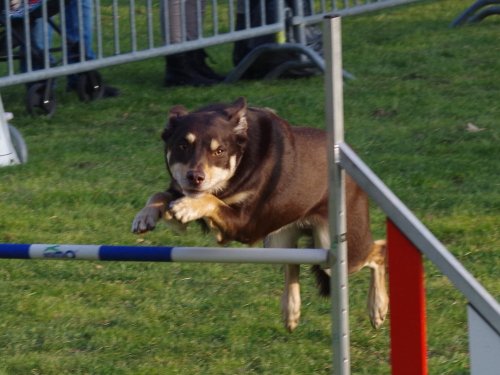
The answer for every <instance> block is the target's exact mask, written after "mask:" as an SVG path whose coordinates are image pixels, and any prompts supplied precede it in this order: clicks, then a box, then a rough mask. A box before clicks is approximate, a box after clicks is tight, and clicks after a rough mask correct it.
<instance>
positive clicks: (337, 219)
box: [324, 16, 351, 375]
mask: <svg viewBox="0 0 500 375" xmlns="http://www.w3.org/2000/svg"><path fill="white" fill-rule="evenodd" d="M324 41H325V43H324V48H325V65H326V69H325V114H326V124H327V127H328V165H329V185H328V186H329V199H328V202H329V204H328V212H329V220H330V238H331V246H330V247H331V249H330V268H331V270H332V272H331V280H330V282H331V294H332V296H331V297H332V346H333V349H332V350H333V373H334V374H339V375H347V374H350V367H351V364H350V362H351V359H350V339H349V288H348V281H347V243H346V231H347V228H346V208H345V187H344V182H345V173H344V170H343V169H342V168H341V166H340V164H339V161H340V159H339V157H340V153H339V152H340V150H339V148H338V145H339V144H340V143H342V142H343V141H344V101H343V73H342V34H341V18H340V17H338V16H327V17H325V29H324Z"/></svg>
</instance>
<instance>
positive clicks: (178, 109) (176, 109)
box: [168, 104, 189, 121]
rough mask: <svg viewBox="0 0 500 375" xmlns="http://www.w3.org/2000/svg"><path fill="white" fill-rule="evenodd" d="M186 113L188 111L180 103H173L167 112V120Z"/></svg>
mask: <svg viewBox="0 0 500 375" xmlns="http://www.w3.org/2000/svg"><path fill="white" fill-rule="evenodd" d="M188 113H189V112H188V110H187V109H186V107H184V106H183V105H180V104H179V105H174V106H173V107H172V108H171V109H170V112H169V113H168V120H169V121H170V120H172V119H176V118H178V117H181V116H185V115H187V114H188Z"/></svg>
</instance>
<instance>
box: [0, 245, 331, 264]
mask: <svg viewBox="0 0 500 375" xmlns="http://www.w3.org/2000/svg"><path fill="white" fill-rule="evenodd" d="M328 253H329V252H328V250H324V249H284V248H211V247H170V246H108V245H60V244H59V245H58V244H0V258H3V259H60V260H61V259H63V260H103V261H132V262H210V263H280V264H327V262H328Z"/></svg>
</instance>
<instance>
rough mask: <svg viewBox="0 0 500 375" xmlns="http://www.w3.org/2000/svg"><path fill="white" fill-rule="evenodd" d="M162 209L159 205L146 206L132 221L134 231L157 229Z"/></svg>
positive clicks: (142, 231)
mask: <svg viewBox="0 0 500 375" xmlns="http://www.w3.org/2000/svg"><path fill="white" fill-rule="evenodd" d="M160 216H161V210H160V209H159V208H157V207H144V208H143V209H142V210H140V211H139V213H138V214H137V215H136V216H135V218H134V221H133V222H132V232H133V233H144V232H147V231H150V230H153V229H155V227H156V223H157V222H158V220H159V219H160Z"/></svg>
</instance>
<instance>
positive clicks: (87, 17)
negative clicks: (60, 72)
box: [21, 0, 95, 88]
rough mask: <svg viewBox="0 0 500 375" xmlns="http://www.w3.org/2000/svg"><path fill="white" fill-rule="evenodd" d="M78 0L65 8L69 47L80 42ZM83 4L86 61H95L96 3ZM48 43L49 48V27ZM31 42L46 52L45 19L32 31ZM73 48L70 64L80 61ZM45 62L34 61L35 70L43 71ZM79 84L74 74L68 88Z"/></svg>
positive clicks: (90, 0) (84, 1)
mask: <svg viewBox="0 0 500 375" xmlns="http://www.w3.org/2000/svg"><path fill="white" fill-rule="evenodd" d="M78 3H79V1H78V0H70V1H69V2H68V3H67V4H66V6H65V8H64V11H65V21H66V38H67V41H68V44H69V45H73V44H75V43H77V42H78V41H79V40H80V29H79V23H78V5H79V4H78ZM80 4H81V12H82V13H81V14H82V24H83V25H82V33H83V42H84V50H85V60H93V59H95V54H94V51H93V49H92V36H93V27H94V14H93V12H94V2H93V0H80ZM47 32H48V41H49V48H50V46H51V45H52V33H53V30H52V28H51V27H49V26H48V28H47ZM31 41H32V43H33V45H34V47H35V48H37V49H39V50H40V51H44V49H45V43H44V35H43V19H42V18H38V19H37V20H36V21H35V22H34V25H33V27H32V29H31ZM74 52H75V51H72V49H71V48H68V62H69V63H76V62H79V61H80V56H79V50H78V51H77V53H74ZM50 61H51V63H54V59H53V58H52V57H51V58H50ZM42 68H43V62H41V61H33V69H34V70H37V69H42ZM21 70H22V71H23V72H25V71H26V70H27V68H26V62H25V61H21ZM76 84H77V75H75V74H72V75H70V76H68V87H70V88H75V87H76Z"/></svg>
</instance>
